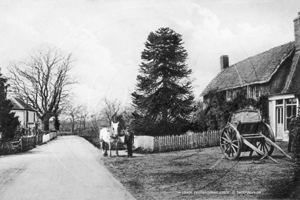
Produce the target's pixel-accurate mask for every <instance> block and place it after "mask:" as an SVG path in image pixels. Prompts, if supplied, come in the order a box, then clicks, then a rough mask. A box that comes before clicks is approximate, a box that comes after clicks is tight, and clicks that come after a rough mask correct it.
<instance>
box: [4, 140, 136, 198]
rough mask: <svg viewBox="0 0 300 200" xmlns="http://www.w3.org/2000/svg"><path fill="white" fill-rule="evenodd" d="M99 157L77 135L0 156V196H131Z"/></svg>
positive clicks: (99, 155) (94, 150)
mask: <svg viewBox="0 0 300 200" xmlns="http://www.w3.org/2000/svg"><path fill="white" fill-rule="evenodd" d="M101 156H102V155H101V152H100V150H99V149H97V148H95V147H94V146H93V145H91V144H90V143H89V142H88V141H86V140H85V139H83V138H81V137H77V136H61V137H58V138H57V139H55V140H53V141H50V142H48V143H47V144H44V145H42V146H38V147H37V148H34V149H32V150H30V151H28V152H26V153H21V154H16V155H9V156H0V199H1V200H3V199H30V200H33V199H63V200H64V199H72V200H73V199H103V200H106V199H108V200H115V199H116V200H119V199H120V200H122V199H134V197H133V196H132V195H131V194H130V193H129V192H128V191H127V190H126V189H125V187H124V186H123V185H122V184H121V183H120V182H119V181H117V180H116V179H115V178H113V176H112V175H111V174H110V173H109V171H108V170H107V169H106V168H105V167H104V165H103V164H102V162H101V160H100V158H101Z"/></svg>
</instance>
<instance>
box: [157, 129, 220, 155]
mask: <svg viewBox="0 0 300 200" xmlns="http://www.w3.org/2000/svg"><path fill="white" fill-rule="evenodd" d="M220 133H221V132H220V131H207V132H203V133H189V134H185V135H178V136H174V135H173V136H158V137H154V151H156V152H164V151H176V150H184V149H196V148H200V147H213V146H218V145H220Z"/></svg>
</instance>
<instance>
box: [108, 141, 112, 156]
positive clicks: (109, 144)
mask: <svg viewBox="0 0 300 200" xmlns="http://www.w3.org/2000/svg"><path fill="white" fill-rule="evenodd" d="M108 146H109V157H111V142H109V143H108Z"/></svg>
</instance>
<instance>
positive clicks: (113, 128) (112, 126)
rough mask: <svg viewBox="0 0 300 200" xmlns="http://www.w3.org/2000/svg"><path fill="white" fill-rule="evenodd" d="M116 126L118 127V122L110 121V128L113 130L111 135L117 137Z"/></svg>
mask: <svg viewBox="0 0 300 200" xmlns="http://www.w3.org/2000/svg"><path fill="white" fill-rule="evenodd" d="M118 128H119V122H117V123H114V122H111V129H112V132H113V137H118Z"/></svg>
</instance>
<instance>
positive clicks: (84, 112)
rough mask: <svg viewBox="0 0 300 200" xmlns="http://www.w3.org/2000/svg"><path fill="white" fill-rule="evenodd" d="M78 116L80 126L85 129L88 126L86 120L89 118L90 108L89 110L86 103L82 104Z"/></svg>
mask: <svg viewBox="0 0 300 200" xmlns="http://www.w3.org/2000/svg"><path fill="white" fill-rule="evenodd" d="M78 116H79V127H80V129H81V128H83V129H85V128H86V120H87V118H88V110H87V106H86V105H81V106H80V108H79V113H78Z"/></svg>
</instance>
